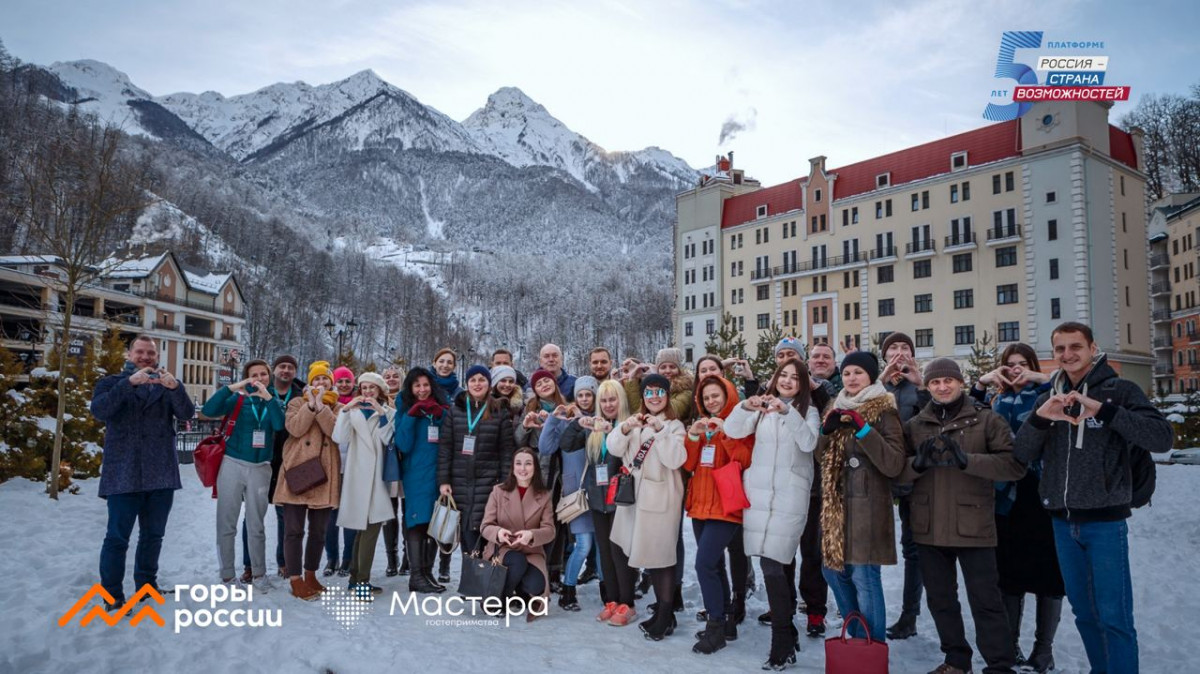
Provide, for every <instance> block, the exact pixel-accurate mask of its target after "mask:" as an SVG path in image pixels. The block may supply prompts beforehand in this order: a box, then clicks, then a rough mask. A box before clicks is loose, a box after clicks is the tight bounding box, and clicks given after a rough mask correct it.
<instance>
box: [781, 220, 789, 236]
mask: <svg viewBox="0 0 1200 674" xmlns="http://www.w3.org/2000/svg"><path fill="white" fill-rule="evenodd" d="M782 227H783V238H785V239H786V238H788V223H786V222H785V223H783V225H782Z"/></svg>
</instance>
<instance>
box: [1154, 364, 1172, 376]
mask: <svg viewBox="0 0 1200 674" xmlns="http://www.w3.org/2000/svg"><path fill="white" fill-rule="evenodd" d="M1173 372H1175V366H1174V365H1161V364H1160V365H1155V366H1154V374H1159V375H1166V374H1172V373H1173Z"/></svg>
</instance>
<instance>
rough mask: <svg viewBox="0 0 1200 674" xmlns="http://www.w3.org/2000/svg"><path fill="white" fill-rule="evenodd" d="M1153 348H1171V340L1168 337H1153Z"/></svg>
mask: <svg viewBox="0 0 1200 674" xmlns="http://www.w3.org/2000/svg"><path fill="white" fill-rule="evenodd" d="M1154 348H1156V349H1169V348H1171V338H1170V337H1155V338H1154Z"/></svg>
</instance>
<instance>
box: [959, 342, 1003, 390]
mask: <svg viewBox="0 0 1200 674" xmlns="http://www.w3.org/2000/svg"><path fill="white" fill-rule="evenodd" d="M998 355H999V354H997V353H996V343H995V342H994V341H992V336H991V335H990V334H988V331H987V330H984V331H983V335H982V336H981V337H980V338H979V339H977V340H975V344H973V345H972V346H971V355H970V356H969V357H968V358H967V371H966V372H964V373H963V374H965V375H966V377H967V383H968V384H970V383H974V382H976V381H979V378H980V377H982V376H983V375H985V374H987V373H989V372H991V371H992V370H995V369H996V367H997V363H996V358H997V357H998Z"/></svg>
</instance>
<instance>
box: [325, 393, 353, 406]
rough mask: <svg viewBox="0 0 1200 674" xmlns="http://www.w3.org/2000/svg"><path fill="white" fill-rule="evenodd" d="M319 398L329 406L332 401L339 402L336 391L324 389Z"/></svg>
mask: <svg viewBox="0 0 1200 674" xmlns="http://www.w3.org/2000/svg"><path fill="white" fill-rule="evenodd" d="M321 400H322V401H324V402H325V404H326V405H328V406H330V407H333V405H334V403H337V402H341V401H340V400H339V398H338V394H337V391H326V392H324V393H322V394H321ZM346 400H347V401H349V400H350V398H346Z"/></svg>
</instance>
